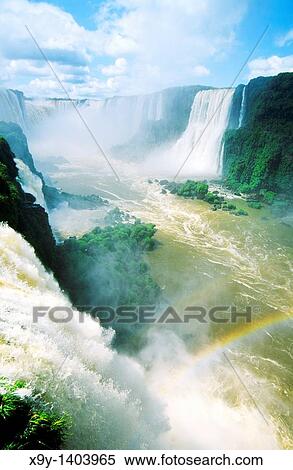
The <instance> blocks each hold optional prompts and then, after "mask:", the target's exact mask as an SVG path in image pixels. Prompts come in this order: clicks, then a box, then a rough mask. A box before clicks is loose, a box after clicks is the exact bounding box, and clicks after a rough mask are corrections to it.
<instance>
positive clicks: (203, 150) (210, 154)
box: [170, 89, 234, 177]
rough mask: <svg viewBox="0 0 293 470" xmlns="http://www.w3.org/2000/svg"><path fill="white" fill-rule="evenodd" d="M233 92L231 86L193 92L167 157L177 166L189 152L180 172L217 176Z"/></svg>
mask: <svg viewBox="0 0 293 470" xmlns="http://www.w3.org/2000/svg"><path fill="white" fill-rule="evenodd" d="M233 93H234V89H219V90H204V91H200V92H199V93H197V94H196V96H195V99H194V102H193V105H192V110H191V114H190V118H189V123H188V126H187V128H186V130H185V132H184V133H183V135H182V136H181V138H180V139H179V140H178V141H177V142H176V144H175V145H174V146H173V147H172V148H171V150H170V157H171V158H172V160H176V162H178V165H179V162H181V161H184V159H185V158H186V157H187V155H189V154H190V152H191V151H192V152H191V154H190V157H189V159H188V161H187V163H186V165H185V166H184V169H183V171H182V174H184V175H186V174H187V175H191V176H198V177H202V176H203V177H217V176H219V175H220V173H221V158H222V138H223V135H224V132H225V130H226V127H227V124H228V119H229V112H230V108H231V102H232V97H233ZM193 147H194V148H193Z"/></svg>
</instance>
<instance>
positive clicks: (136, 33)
mask: <svg viewBox="0 0 293 470" xmlns="http://www.w3.org/2000/svg"><path fill="white" fill-rule="evenodd" d="M0 6H1V15H0V66H1V78H0V86H4V87H8V88H17V89H20V90H23V91H24V93H25V94H26V95H28V96H40V97H41V96H52V97H53V96H63V92H62V90H60V86H59V85H58V83H56V80H55V79H54V76H53V75H52V73H51V71H50V69H49V67H48V65H47V64H46V63H45V61H44V60H43V59H42V58H41V57H40V54H39V52H38V50H37V48H36V47H35V45H34V44H33V42H32V40H31V38H30V37H29V36H28V33H27V31H26V30H25V24H27V25H28V26H29V28H30V29H31V31H32V33H33V34H34V36H35V38H36V40H37V41H38V43H39V45H40V47H41V48H42V50H43V51H44V53H45V54H46V56H47V57H48V59H49V60H50V61H51V63H52V66H53V67H54V69H55V70H56V73H57V74H58V76H59V77H60V79H61V80H62V81H63V83H64V85H65V86H66V88H67V90H68V92H69V93H70V94H71V96H73V97H92V98H103V97H106V96H113V95H128V94H136V93H147V92H151V91H155V90H160V89H162V88H166V87H169V86H177V85H187V84H197V83H199V84H206V85H212V86H220V87H224V86H229V85H230V84H231V83H232V81H233V79H234V77H235V75H236V74H237V72H238V71H239V69H240V67H241V65H242V63H243V62H244V60H245V59H246V57H247V56H248V54H249V53H250V51H251V50H252V48H253V47H254V45H255V43H256V41H257V39H258V37H259V36H260V34H261V32H262V31H263V30H264V28H265V27H266V25H267V24H269V25H270V27H269V30H268V32H267V34H266V35H265V37H264V39H263V41H262V42H261V44H260V45H259V47H258V48H257V50H256V51H255V53H254V55H253V57H251V59H250V60H249V63H248V64H247V66H246V67H245V69H244V70H243V72H242V74H241V76H240V77H239V79H238V81H237V82H238V83H240V82H241V83H246V82H247V81H248V80H249V79H250V78H253V77H255V76H259V75H275V74H277V73H279V72H282V71H293V8H292V1H291V0H279V1H277V0H106V1H102V0H83V1H80V0H49V1H47V2H41V1H39V0H0Z"/></svg>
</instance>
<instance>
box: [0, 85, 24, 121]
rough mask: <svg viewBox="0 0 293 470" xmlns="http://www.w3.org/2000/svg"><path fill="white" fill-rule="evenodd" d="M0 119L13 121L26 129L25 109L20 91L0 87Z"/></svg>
mask: <svg viewBox="0 0 293 470" xmlns="http://www.w3.org/2000/svg"><path fill="white" fill-rule="evenodd" d="M0 121H5V122H15V123H16V124H19V125H20V127H21V128H22V129H23V130H26V127H27V126H26V124H27V123H26V109H25V103H24V98H23V94H22V93H21V92H19V91H15V90H7V89H5V88H0Z"/></svg>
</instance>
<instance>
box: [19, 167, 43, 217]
mask: <svg viewBox="0 0 293 470" xmlns="http://www.w3.org/2000/svg"><path fill="white" fill-rule="evenodd" d="M15 163H16V166H17V168H18V180H19V182H20V184H21V187H22V189H23V190H24V192H26V193H30V194H32V195H33V196H35V198H36V203H37V204H40V205H41V206H43V207H44V208H46V203H45V198H44V194H43V189H42V188H43V183H42V180H41V178H40V177H39V176H38V175H34V174H33V173H32V172H31V170H30V169H29V167H28V166H27V165H26V164H25V163H24V162H23V161H22V160H19V159H18V158H16V159H15Z"/></svg>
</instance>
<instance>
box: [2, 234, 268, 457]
mask: <svg viewBox="0 0 293 470" xmlns="http://www.w3.org/2000/svg"><path fill="white" fill-rule="evenodd" d="M0 264H1V272H0V294H1V295H0V311H1V321H0V375H2V376H5V377H8V378H10V379H11V380H15V379H23V380H25V381H26V382H28V384H29V386H30V388H33V389H35V390H38V391H39V392H40V393H41V394H42V395H44V397H45V398H46V400H48V401H49V402H52V403H53V406H54V409H55V410H56V411H58V412H66V413H68V414H69V415H70V416H71V417H72V423H73V424H72V430H71V431H72V433H71V435H70V436H69V437H68V438H67V440H66V442H65V445H64V447H65V448H69V449H72V448H73V449H119V448H122V449H136V448H141V449H145V448H183V449H186V448H204V449H206V448H211V447H212V448H217V447H219V448H232V449H233V448H275V447H276V446H277V444H276V441H275V437H274V433H273V431H272V429H268V428H267V427H266V425H265V423H264V422H262V420H260V418H259V416H258V413H257V410H253V409H252V410H251V409H250V408H249V407H247V406H246V405H245V404H243V406H240V407H239V408H233V407H229V406H228V405H227V404H226V403H225V401H223V400H222V399H221V398H220V397H218V398H215V396H214V395H213V391H214V390H218V389H219V387H223V382H222V380H221V374H220V377H218V376H217V373H216V370H217V368H219V363H218V362H217V361H216V363H214V364H213V365H212V366H211V364H210V363H209V362H205V363H204V364H202V363H198V364H197V365H196V364H195V362H194V357H193V356H192V355H191V354H190V353H188V352H187V350H186V349H185V346H184V343H183V342H182V340H181V339H180V338H179V337H178V336H177V335H175V334H174V333H172V332H171V331H170V330H169V329H167V330H166V331H161V328H160V331H157V332H156V333H155V334H154V335H153V337H152V338H150V341H149V343H148V346H147V347H146V348H145V350H143V351H142V352H141V355H140V358H138V360H139V361H140V362H138V361H136V360H134V359H130V358H128V357H126V356H121V355H119V354H117V353H116V352H115V351H113V349H111V339H112V332H111V330H104V329H103V328H102V327H101V326H100V325H99V324H98V323H97V322H95V321H94V320H92V319H91V318H90V317H89V316H88V315H85V316H81V314H79V313H78V312H74V315H73V318H72V319H71V321H69V322H66V323H56V322H54V321H52V320H51V319H50V318H49V316H48V315H47V314H46V315H44V316H41V317H40V318H39V319H38V322H33V307H44V306H51V307H56V306H62V307H70V304H69V302H68V300H67V299H66V297H65V296H64V294H62V293H61V291H60V289H59V287H58V285H57V283H56V281H55V280H54V278H53V276H52V275H51V274H49V273H48V272H46V270H45V269H44V268H43V266H42V264H41V263H40V261H39V260H38V259H37V258H36V256H35V253H34V251H33V249H32V248H31V246H30V245H29V244H28V243H27V242H26V241H24V239H23V238H22V237H21V235H19V234H17V233H16V232H15V231H14V230H13V229H11V228H10V227H8V226H6V225H0ZM142 364H143V365H142ZM215 367H216V369H215ZM220 370H222V371H223V369H222V367H220ZM223 417H224V420H223ZM240 423H241V426H239V424H240Z"/></svg>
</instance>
